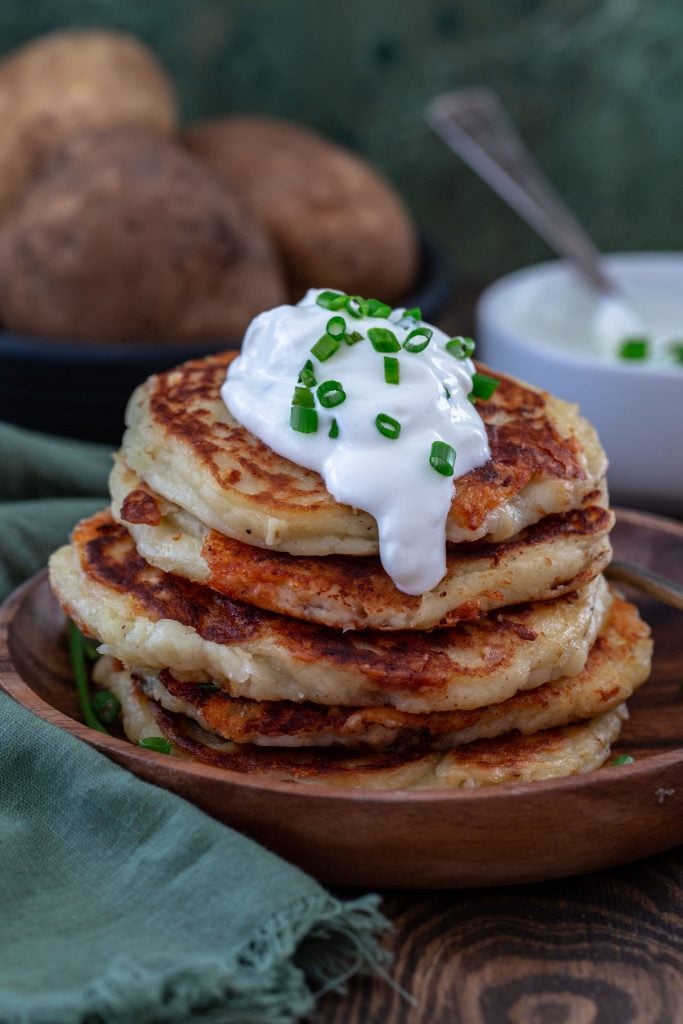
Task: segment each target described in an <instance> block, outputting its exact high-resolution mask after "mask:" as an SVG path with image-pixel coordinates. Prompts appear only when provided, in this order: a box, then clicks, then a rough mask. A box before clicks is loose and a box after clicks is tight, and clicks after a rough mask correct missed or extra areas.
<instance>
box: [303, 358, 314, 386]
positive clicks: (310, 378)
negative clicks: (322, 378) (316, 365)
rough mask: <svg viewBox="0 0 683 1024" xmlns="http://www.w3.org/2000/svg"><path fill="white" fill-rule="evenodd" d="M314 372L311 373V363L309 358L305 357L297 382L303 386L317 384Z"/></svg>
mask: <svg viewBox="0 0 683 1024" xmlns="http://www.w3.org/2000/svg"><path fill="white" fill-rule="evenodd" d="M317 383H318V382H317V380H316V379H315V374H314V373H313V363H312V362H311V360H310V359H307V360H306V362H305V363H304V365H303V369H302V371H301V373H300V374H299V384H303V386H304V387H305V388H314V387H315V386H316V384H317Z"/></svg>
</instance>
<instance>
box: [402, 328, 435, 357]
mask: <svg viewBox="0 0 683 1024" xmlns="http://www.w3.org/2000/svg"><path fill="white" fill-rule="evenodd" d="M433 333H434V331H433V330H432V329H431V327H416V328H415V330H414V331H411V332H410V334H409V335H408V337H407V338H406V340H405V341H404V342H403V347H404V349H405V350H406V352H424V350H425V349H426V348H427V345H428V344H429V342H430V341H431V340H432V334H433Z"/></svg>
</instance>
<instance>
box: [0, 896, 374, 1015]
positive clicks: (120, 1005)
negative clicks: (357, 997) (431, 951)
mask: <svg viewBox="0 0 683 1024" xmlns="http://www.w3.org/2000/svg"><path fill="white" fill-rule="evenodd" d="M229 927H230V922H229V921H227V922H226V928H229ZM389 927H390V922H389V921H388V920H387V919H386V918H385V917H384V915H383V914H382V913H381V912H380V911H379V897H377V896H364V897H362V898H360V899H357V900H352V901H349V902H342V901H340V900H336V899H332V898H331V897H327V896H315V897H306V898H303V899H300V900H297V901H295V902H293V903H292V904H291V905H290V906H289V907H287V909H286V910H285V911H283V912H281V913H280V914H278V915H276V916H275V917H273V918H271V919H270V920H268V921H267V922H266V923H265V924H264V925H262V926H260V927H259V928H258V930H257V932H256V934H255V935H254V937H253V938H252V939H251V940H250V941H249V942H248V943H247V944H246V945H245V946H244V947H243V949H242V950H241V951H240V952H239V953H238V955H237V957H236V958H234V957H233V958H232V959H231V962H229V963H226V962H225V961H221V960H220V959H219V958H217V957H216V958H208V957H203V958H202V959H201V960H197V959H196V958H195V959H194V962H193V963H184V964H183V965H182V966H178V965H173V966H171V965H167V966H165V968H161V969H160V965H159V963H158V962H154V963H150V964H149V965H145V964H144V963H137V964H132V963H131V962H130V961H126V960H125V959H123V958H119V959H118V960H117V962H116V963H113V964H110V966H109V969H108V970H107V973H106V975H105V976H104V977H101V978H99V979H97V981H95V982H91V984H90V985H89V986H88V991H87V995H86V998H85V1000H84V1003H85V1005H87V1006H88V1012H87V1014H86V1016H85V1017H84V1016H82V1015H81V1014H80V1013H79V1012H78V1011H76V1013H77V1016H74V1010H73V1009H72V1010H71V1011H70V1010H69V1009H68V1008H66V1007H63V1008H61V1010H59V1011H58V1010H57V1009H56V1007H55V1006H54V1005H53V1006H52V1007H51V1008H50V1010H47V1009H45V1008H38V1007H35V1008H34V1009H27V1010H26V1012H24V1013H22V1012H20V1013H19V1014H17V1015H15V1014H12V1015H11V1016H10V1017H3V1016H2V1012H1V1011H0V1024H89V1022H91V1021H95V1020H96V1021H97V1022H98V1024H99V1022H101V1024H131V1021H132V1020H133V1019H134V1020H135V1024H165V1022H166V1021H167V1020H169V1019H170V1020H173V1021H174V1022H175V1021H177V1022H181V1021H182V1022H183V1024H185V1022H187V1024H191V1022H193V1021H200V1020H201V1024H295V1022H296V1021H298V1020H300V1018H301V1017H303V1016H304V1015H305V1014H307V1013H310V1012H311V1010H312V1009H313V1007H314V1005H315V1002H316V1000H317V999H319V998H320V997H321V996H322V995H323V994H324V993H326V992H329V991H334V992H339V993H343V992H344V991H345V987H346V983H347V982H348V980H349V979H350V978H351V977H353V975H355V974H357V973H363V974H371V973H373V972H375V971H376V972H378V973H380V974H381V975H382V976H385V973H384V969H385V966H386V964H387V963H388V962H389V961H390V959H391V957H390V954H389V953H388V951H387V950H385V949H382V948H381V947H380V945H379V939H380V936H381V934H382V933H383V932H385V931H386V930H387V929H388V928H389ZM152 959H153V955H152ZM79 1003H80V1001H79ZM132 1015H134V1016H132Z"/></svg>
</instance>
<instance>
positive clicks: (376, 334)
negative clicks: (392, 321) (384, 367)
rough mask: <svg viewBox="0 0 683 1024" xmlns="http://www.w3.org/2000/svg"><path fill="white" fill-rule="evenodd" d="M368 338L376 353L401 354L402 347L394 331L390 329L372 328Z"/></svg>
mask: <svg viewBox="0 0 683 1024" xmlns="http://www.w3.org/2000/svg"><path fill="white" fill-rule="evenodd" d="M368 338H369V339H370V341H371V342H372V347H373V348H374V350H375V352H400V351H401V346H400V345H399V343H398V339H397V337H396V335H395V334H394V332H393V331H390V330H389V328H388V327H371V328H370V330H369V331H368Z"/></svg>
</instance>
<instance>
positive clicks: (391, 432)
mask: <svg viewBox="0 0 683 1024" xmlns="http://www.w3.org/2000/svg"><path fill="white" fill-rule="evenodd" d="M375 426H376V427H377V429H378V430H379V432H380V434H383V435H384V437H388V438H389V439H390V440H391V441H395V440H396V438H397V437H398V435H399V434H400V433H401V424H400V423H399V422H398V420H395V419H394V417H393V416H387V414H386V413H385V412H380V413H378V414H377V416H375Z"/></svg>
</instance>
